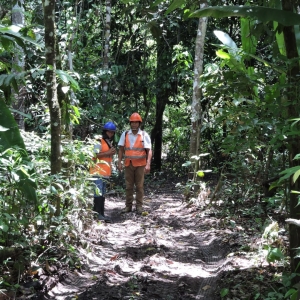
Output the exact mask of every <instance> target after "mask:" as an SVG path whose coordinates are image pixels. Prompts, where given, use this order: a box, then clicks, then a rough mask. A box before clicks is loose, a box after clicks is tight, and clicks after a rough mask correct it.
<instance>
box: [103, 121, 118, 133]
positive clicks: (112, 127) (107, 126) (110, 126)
mask: <svg viewBox="0 0 300 300" xmlns="http://www.w3.org/2000/svg"><path fill="white" fill-rule="evenodd" d="M103 129H104V130H110V131H116V130H117V127H116V125H115V124H114V123H113V122H111V121H109V122H107V123H105V124H104V126H103Z"/></svg>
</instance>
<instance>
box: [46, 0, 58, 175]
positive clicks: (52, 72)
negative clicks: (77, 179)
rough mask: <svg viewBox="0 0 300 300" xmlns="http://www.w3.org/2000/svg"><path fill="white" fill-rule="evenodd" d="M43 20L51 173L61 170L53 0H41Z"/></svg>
mask: <svg viewBox="0 0 300 300" xmlns="http://www.w3.org/2000/svg"><path fill="white" fill-rule="evenodd" d="M43 7H44V21H45V56H46V86H47V103H48V106H49V111H50V130H51V157H50V161H51V174H57V173H59V172H60V171H61V161H62V159H61V109H60V106H59V102H58V99H57V89H56V84H57V83H56V51H55V50H56V48H55V44H56V34H55V0H49V1H45V0H43Z"/></svg>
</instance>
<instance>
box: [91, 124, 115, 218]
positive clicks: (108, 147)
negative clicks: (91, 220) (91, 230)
mask: <svg viewBox="0 0 300 300" xmlns="http://www.w3.org/2000/svg"><path fill="white" fill-rule="evenodd" d="M116 130H117V127H116V125H115V124H114V123H113V122H111V121H109V122H107V123H105V124H104V126H103V132H102V138H101V139H100V140H99V143H97V144H96V145H95V146H94V157H93V160H94V164H93V165H92V166H91V168H90V174H91V175H93V176H94V177H95V181H94V183H95V193H94V208H93V210H94V211H96V212H97V213H98V220H102V221H105V222H111V219H110V218H109V217H107V216H105V215H104V203H105V193H106V183H107V180H108V179H109V177H110V176H111V164H112V160H113V155H114V154H115V153H116V149H115V147H114V146H113V139H114V135H115V132H116Z"/></svg>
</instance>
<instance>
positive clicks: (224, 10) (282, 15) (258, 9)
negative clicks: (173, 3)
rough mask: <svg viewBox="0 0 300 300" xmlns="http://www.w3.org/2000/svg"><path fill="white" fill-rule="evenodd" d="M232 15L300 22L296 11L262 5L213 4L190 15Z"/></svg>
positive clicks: (288, 22) (296, 23) (279, 21)
mask: <svg viewBox="0 0 300 300" xmlns="http://www.w3.org/2000/svg"><path fill="white" fill-rule="evenodd" d="M232 16H237V17H251V18H254V19H257V20H260V21H262V22H269V21H277V22H278V23H280V24H283V25H285V26H292V25H298V24H299V23H300V16H299V15H298V14H296V13H291V12H288V11H283V10H281V9H275V8H269V7H262V6H212V7H207V8H202V9H199V10H196V11H195V12H193V13H192V14H191V15H190V16H189V17H190V18H201V17H213V18H224V17H232Z"/></svg>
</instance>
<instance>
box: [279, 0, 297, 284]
mask: <svg viewBox="0 0 300 300" xmlns="http://www.w3.org/2000/svg"><path fill="white" fill-rule="evenodd" d="M293 7H294V1H291V0H282V9H283V10H287V11H293ZM283 35H284V42H285V47H286V55H287V58H288V59H290V60H292V59H293V60H294V63H293V64H291V65H290V69H289V70H288V81H289V85H288V101H289V103H290V104H289V106H288V118H289V119H292V118H298V117H299V115H298V111H299V105H300V103H299V102H300V94H299V90H298V89H299V79H298V78H299V76H298V75H299V73H300V69H299V62H298V59H295V58H298V57H299V56H298V51H297V43H296V36H295V32H294V27H293V26H287V27H284V28H283ZM298 130H299V128H298ZM288 147H289V148H288V149H289V164H290V167H294V166H297V165H299V162H298V160H294V157H295V155H296V154H298V153H299V151H300V137H299V136H294V137H293V138H292V140H291V141H290V142H289V146H288ZM291 190H296V191H300V181H299V179H298V180H297V181H296V182H295V183H293V182H292V177H291V178H290V191H291ZM289 207H290V217H291V218H292V219H297V220H299V219H300V206H299V205H298V195H297V194H295V193H290V205H289ZM289 229H290V257H291V271H292V273H296V268H297V266H298V264H299V262H300V258H299V256H298V255H297V253H298V250H297V249H299V247H300V227H298V226H296V225H295V224H290V225H289ZM294 281H295V282H298V281H299V276H297V278H296V279H295V280H294Z"/></svg>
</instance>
